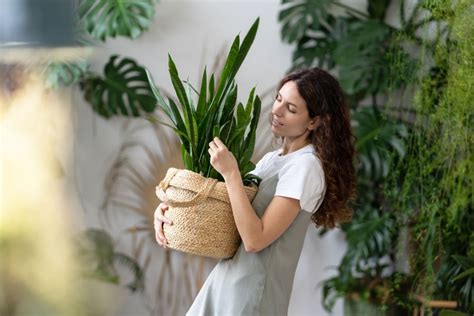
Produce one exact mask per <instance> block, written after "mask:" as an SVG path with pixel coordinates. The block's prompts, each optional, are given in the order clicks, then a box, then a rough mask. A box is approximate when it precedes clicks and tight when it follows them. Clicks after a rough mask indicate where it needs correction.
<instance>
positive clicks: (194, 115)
mask: <svg viewBox="0 0 474 316" xmlns="http://www.w3.org/2000/svg"><path fill="white" fill-rule="evenodd" d="M258 23H259V19H257V20H256V21H255V22H254V23H253V25H252V26H251V28H250V30H249V32H248V33H247V35H246V36H245V37H244V39H243V41H242V44H240V37H239V36H237V37H236V38H235V40H234V42H233V43H232V46H231V48H230V51H229V54H228V56H227V59H226V62H225V65H224V69H223V70H222V73H221V75H220V80H219V83H218V85H217V88H215V83H214V80H215V79H214V78H215V76H214V74H212V75H211V76H210V79H209V82H208V79H207V72H206V70H204V73H203V75H202V80H201V87H200V88H199V91H197V90H196V89H195V88H194V87H193V86H192V85H191V84H190V83H189V82H185V85H184V84H183V81H182V80H181V79H180V78H179V74H178V70H177V68H176V65H175V63H174V61H173V59H172V58H171V56H169V61H168V65H169V72H170V76H171V81H172V83H173V87H174V89H175V92H176V95H177V98H178V100H179V105H180V106H179V107H178V105H177V104H176V103H175V102H174V101H173V99H171V98H169V99H168V102H166V101H165V99H164V98H163V97H162V96H161V94H160V92H159V90H158V89H156V87H155V84H154V83H153V80H152V78H151V76H150V85H151V86H152V88H153V93H154V95H155V97H156V101H157V103H158V105H159V106H160V108H161V109H162V110H163V112H164V113H165V114H166V116H167V117H168V118H169V120H170V121H171V125H169V124H167V123H165V122H162V121H160V123H162V124H167V125H168V126H170V127H171V128H172V129H173V130H174V131H175V132H176V133H177V134H178V135H179V137H180V140H181V148H182V150H181V153H182V157H183V161H184V165H185V167H186V169H188V170H192V171H195V172H198V173H201V174H203V175H204V176H206V177H211V178H216V179H219V180H223V179H222V176H221V175H220V174H219V173H218V172H217V171H216V170H215V169H213V168H212V166H211V164H210V157H209V154H208V153H207V148H208V146H207V144H208V143H209V142H210V141H211V140H212V139H213V138H214V137H216V136H218V137H219V138H221V140H222V141H223V142H224V144H226V146H227V147H228V148H229V150H230V151H231V152H232V153H233V154H234V156H235V158H236V159H237V162H238V165H239V170H240V172H241V175H242V179H243V181H244V184H247V185H248V184H250V183H255V184H258V178H257V177H256V176H254V175H251V174H249V172H250V171H252V170H253V169H254V168H255V165H254V164H253V163H252V162H251V160H250V159H251V157H252V153H253V150H254V147H255V133H256V130H257V123H258V119H259V117H260V109H261V102H260V99H259V97H258V96H257V95H255V88H253V89H252V90H251V92H250V95H249V97H248V100H247V103H246V105H245V106H244V105H243V104H242V103H241V102H239V103H238V104H236V102H237V85H236V83H235V80H234V78H235V75H236V74H237V71H238V70H239V68H240V66H241V65H242V62H243V61H244V59H245V56H246V55H247V53H248V51H249V49H250V46H251V45H252V42H253V40H254V38H255V35H256V33H257V29H258ZM194 94H196V95H197V96H198V100H197V102H194V101H193V97H194ZM152 119H154V118H152Z"/></svg>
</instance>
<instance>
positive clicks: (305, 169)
mask: <svg viewBox="0 0 474 316" xmlns="http://www.w3.org/2000/svg"><path fill="white" fill-rule="evenodd" d="M282 150H283V149H282V148H280V149H277V150H274V151H271V152H269V153H267V154H265V155H264V156H263V157H262V159H260V161H259V162H258V163H257V164H256V166H255V169H254V170H253V171H251V173H252V174H254V175H256V176H259V177H260V178H261V179H262V182H261V184H260V185H264V184H265V183H264V182H265V179H269V178H270V177H272V176H274V175H276V174H277V173H278V183H277V187H276V191H275V196H284V197H290V198H293V199H297V200H299V201H300V207H301V209H303V210H305V211H306V212H310V213H313V212H314V211H316V210H317V209H318V208H319V206H320V205H321V203H322V201H323V198H324V194H325V193H326V182H325V180H324V170H323V167H322V164H321V161H320V160H319V158H318V157H317V156H316V153H315V151H314V147H313V145H312V144H308V145H306V146H304V147H302V148H300V149H298V150H296V151H294V152H291V153H289V154H286V155H282V156H281V155H280V154H281V153H282Z"/></svg>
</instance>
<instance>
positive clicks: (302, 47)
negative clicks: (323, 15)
mask: <svg viewBox="0 0 474 316" xmlns="http://www.w3.org/2000/svg"><path fill="white" fill-rule="evenodd" d="M326 22H327V23H325V24H322V25H321V28H320V29H319V30H318V32H317V33H316V32H309V33H308V34H305V35H304V36H303V37H302V38H301V40H300V41H299V42H298V44H297V48H296V50H295V52H294V53H293V69H298V68H303V67H313V66H318V67H326V68H327V69H331V68H333V67H334V58H333V55H334V50H335V49H336V47H337V44H338V43H339V42H340V40H341V38H342V37H343V36H344V35H345V33H347V28H348V23H349V22H350V20H349V19H345V18H334V17H332V16H329V17H328V18H327V21H326Z"/></svg>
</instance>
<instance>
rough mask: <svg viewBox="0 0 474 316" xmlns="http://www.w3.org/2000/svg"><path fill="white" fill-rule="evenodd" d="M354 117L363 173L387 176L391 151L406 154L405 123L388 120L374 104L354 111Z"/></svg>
mask: <svg viewBox="0 0 474 316" xmlns="http://www.w3.org/2000/svg"><path fill="white" fill-rule="evenodd" d="M353 119H354V120H355V126H354V129H355V133H356V136H357V143H356V149H357V151H358V153H359V158H360V160H361V161H362V165H361V171H362V173H363V174H364V175H365V176H367V177H369V178H370V179H373V180H375V179H380V178H383V177H386V176H387V175H388V172H389V170H390V168H391V166H392V153H395V154H397V155H398V156H400V157H403V156H404V155H405V151H406V145H405V138H406V137H407V135H408V132H407V129H406V127H405V125H403V124H400V123H396V122H392V121H389V120H388V119H386V118H384V117H383V116H382V114H381V113H380V112H379V111H378V110H377V109H374V108H372V107H371V108H363V109H361V110H359V111H357V112H355V113H354V116H353Z"/></svg>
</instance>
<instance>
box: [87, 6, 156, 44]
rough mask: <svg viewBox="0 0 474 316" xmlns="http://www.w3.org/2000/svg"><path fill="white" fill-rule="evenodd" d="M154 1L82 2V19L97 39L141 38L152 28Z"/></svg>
mask: <svg viewBox="0 0 474 316" xmlns="http://www.w3.org/2000/svg"><path fill="white" fill-rule="evenodd" d="M154 6H155V0H81V2H80V5H79V16H80V18H81V21H82V23H83V24H84V25H85V28H86V30H87V31H88V32H89V33H90V34H91V35H92V36H93V37H94V38H96V39H98V40H101V41H105V40H106V38H107V37H116V36H126V37H129V38H132V39H134V38H137V37H139V36H140V35H141V34H142V33H143V31H145V30H147V29H148V28H149V27H150V24H151V22H152V19H153V16H154V15H155V8H154Z"/></svg>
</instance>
